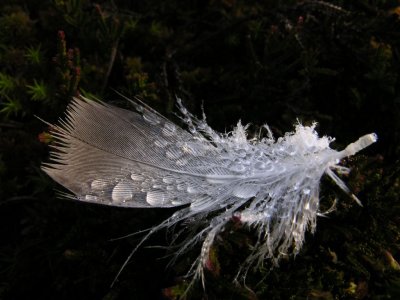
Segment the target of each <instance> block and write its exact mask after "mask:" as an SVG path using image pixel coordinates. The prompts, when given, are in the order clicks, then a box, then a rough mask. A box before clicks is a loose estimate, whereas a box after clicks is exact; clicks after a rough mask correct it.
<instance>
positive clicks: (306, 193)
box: [303, 189, 311, 195]
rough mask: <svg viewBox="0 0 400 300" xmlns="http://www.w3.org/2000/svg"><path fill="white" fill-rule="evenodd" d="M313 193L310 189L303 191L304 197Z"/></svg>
mask: <svg viewBox="0 0 400 300" xmlns="http://www.w3.org/2000/svg"><path fill="white" fill-rule="evenodd" d="M310 193H311V190H310V189H303V194H304V195H309V194H310Z"/></svg>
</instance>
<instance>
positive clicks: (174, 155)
mask: <svg viewBox="0 0 400 300" xmlns="http://www.w3.org/2000/svg"><path fill="white" fill-rule="evenodd" d="M165 155H166V156H167V157H168V158H169V159H178V158H180V157H181V156H182V155H183V152H182V150H180V149H179V148H177V147H176V146H173V145H171V146H169V147H168V149H167V151H166V152H165Z"/></svg>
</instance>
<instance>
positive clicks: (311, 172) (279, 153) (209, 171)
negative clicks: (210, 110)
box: [43, 97, 377, 278]
mask: <svg viewBox="0 0 400 300" xmlns="http://www.w3.org/2000/svg"><path fill="white" fill-rule="evenodd" d="M177 103H178V108H179V110H180V112H181V118H182V120H183V121H184V122H185V123H186V125H187V127H188V131H186V130H183V129H182V128H180V127H179V126H177V125H175V124H174V123H172V122H171V121H169V120H167V119H166V118H164V117H163V116H161V115H160V114H158V113H157V112H155V111H154V110H152V109H151V108H148V107H146V106H145V105H141V104H139V103H134V104H135V107H136V112H131V111H127V110H124V109H120V108H117V107H114V106H111V105H108V104H105V103H100V102H94V101H90V100H88V99H85V98H83V97H80V98H74V100H73V101H72V103H71V104H70V105H69V106H68V109H67V113H66V117H65V120H64V121H61V122H60V125H56V126H54V127H53V130H52V134H53V136H54V137H55V138H56V143H55V144H54V145H53V146H52V147H53V151H52V153H51V159H52V162H51V163H48V164H45V165H44V166H43V170H44V171H45V172H46V173H47V174H48V175H49V176H50V177H52V178H53V179H54V180H55V181H57V182H58V183H60V184H61V185H63V186H64V187H65V188H67V189H68V190H70V191H71V192H72V193H73V194H74V195H75V197H76V199H77V200H81V201H86V202H93V203H99V204H106V205H112V206H122V207H173V206H182V205H185V204H188V205H189V206H184V207H183V208H182V209H181V210H179V211H178V212H176V213H175V214H174V215H172V216H171V217H170V218H168V219H167V220H166V221H165V222H163V223H162V224H160V225H158V226H155V227H154V228H153V229H152V230H151V231H150V232H149V233H148V235H147V236H146V237H145V238H144V239H143V241H144V240H145V239H146V238H147V237H148V236H149V235H150V234H152V233H154V232H155V231H156V230H159V229H161V228H164V227H170V226H173V225H175V224H176V223H178V222H180V221H184V220H185V221H186V222H188V223H189V225H190V224H194V223H197V224H199V223H200V222H203V223H204V221H207V224H208V225H206V226H205V227H204V228H203V229H202V230H201V231H199V232H196V233H194V234H193V236H188V238H187V239H186V241H185V242H184V243H183V244H182V245H181V248H180V249H179V250H178V251H177V255H180V254H182V253H184V252H185V250H187V249H189V248H190V247H191V246H193V245H194V244H195V243H196V242H198V241H202V243H203V246H202V248H201V249H202V250H201V252H200V256H199V258H198V259H197V260H196V262H195V264H194V267H193V270H194V272H195V278H196V277H198V276H201V275H202V274H203V267H204V265H205V264H206V262H207V260H208V256H209V252H210V248H211V246H212V244H213V241H214V239H215V236H216V235H218V233H219V232H220V231H221V230H222V229H223V228H224V226H225V225H226V223H228V222H229V221H230V220H231V219H232V217H233V216H235V218H238V219H240V221H241V222H242V223H244V224H246V225H248V226H249V227H251V228H254V229H255V230H256V231H258V236H259V237H260V239H259V241H258V242H257V244H256V247H255V249H254V252H253V253H252V255H251V256H250V257H248V258H247V260H246V261H245V262H244V265H243V266H249V265H251V264H253V263H257V264H259V263H262V262H263V261H264V260H265V259H268V258H270V259H272V260H273V261H277V260H278V259H279V257H281V256H282V255H286V254H289V253H294V254H296V253H297V252H298V251H299V250H300V248H301V246H302V244H303V242H304V235H305V232H306V231H307V230H311V231H312V232H313V231H314V230H315V227H316V217H317V215H318V214H319V213H320V212H319V183H320V179H321V177H322V176H323V175H324V174H327V175H328V176H330V177H331V178H332V179H333V180H334V182H336V183H337V185H338V186H339V187H340V188H341V189H343V190H344V191H345V192H347V193H349V189H348V188H347V187H346V185H345V184H344V183H343V182H342V181H341V180H340V179H339V177H338V176H337V175H336V174H335V173H334V172H333V170H335V169H337V170H338V171H339V172H342V173H343V172H348V170H347V169H346V168H344V167H341V166H339V165H338V164H339V161H340V159H342V158H344V157H347V156H350V155H354V154H355V153H356V152H358V151H360V150H362V149H363V148H365V147H367V146H369V145H370V144H372V143H374V142H375V141H376V140H377V137H376V135H375V134H369V135H366V136H364V137H361V138H360V139H359V140H358V141H356V142H355V143H352V144H350V145H349V146H348V147H347V148H346V149H345V150H343V151H341V152H338V151H336V150H333V149H331V148H330V147H329V144H330V142H331V141H332V140H333V139H332V138H329V137H326V136H324V137H318V134H317V132H316V131H315V124H313V125H312V126H303V125H301V124H297V125H296V126H295V130H294V132H290V133H286V134H285V136H284V137H281V138H279V139H278V140H276V141H275V140H274V138H273V137H272V133H271V131H270V130H269V128H268V126H265V127H266V128H267V130H268V133H269V134H268V138H266V139H261V140H258V139H257V140H254V139H253V140H248V139H247V135H246V129H247V127H244V126H242V125H241V123H240V122H239V123H238V124H237V127H236V128H235V129H234V130H233V131H232V132H231V133H228V134H221V133H218V132H216V131H214V130H213V129H211V127H209V125H208V124H207V123H206V120H205V117H203V119H201V120H199V119H197V118H196V117H194V116H193V115H192V114H190V113H189V112H188V111H187V110H186V108H185V107H184V106H183V105H182V103H181V101H180V100H179V99H178V101H177ZM353 198H354V199H355V200H356V201H358V202H359V200H358V199H357V198H356V197H355V196H354V195H353ZM143 241H142V242H141V243H140V244H139V245H138V247H139V246H140V245H141V244H142V243H143ZM136 249H137V248H136ZM136 249H135V250H136ZM129 258H130V257H129ZM129 258H128V259H129ZM124 266H125V265H124ZM241 269H242V268H241ZM121 270H122V269H121ZM118 275H119V274H118Z"/></svg>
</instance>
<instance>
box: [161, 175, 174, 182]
mask: <svg viewBox="0 0 400 300" xmlns="http://www.w3.org/2000/svg"><path fill="white" fill-rule="evenodd" d="M162 181H163V182H164V183H166V184H171V183H174V182H175V178H174V177H173V176H170V175H166V176H165V177H164V178H163V179H162Z"/></svg>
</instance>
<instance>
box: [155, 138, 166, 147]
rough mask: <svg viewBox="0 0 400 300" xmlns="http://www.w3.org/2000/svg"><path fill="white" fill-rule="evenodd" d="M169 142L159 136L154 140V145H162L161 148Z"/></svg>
mask: <svg viewBox="0 0 400 300" xmlns="http://www.w3.org/2000/svg"><path fill="white" fill-rule="evenodd" d="M168 144H169V143H168V142H167V141H166V140H164V139H163V138H157V139H156V140H155V141H154V145H156V146H157V147H160V148H164V147H166V146H167V145H168Z"/></svg>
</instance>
